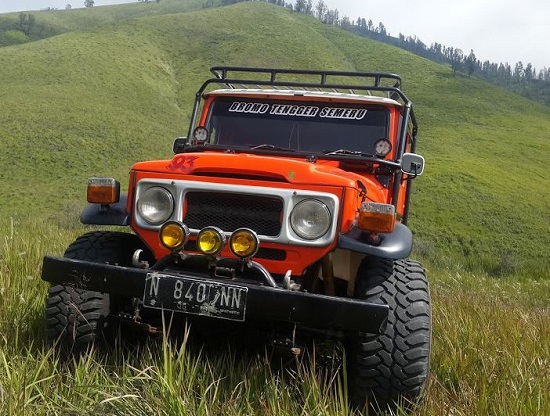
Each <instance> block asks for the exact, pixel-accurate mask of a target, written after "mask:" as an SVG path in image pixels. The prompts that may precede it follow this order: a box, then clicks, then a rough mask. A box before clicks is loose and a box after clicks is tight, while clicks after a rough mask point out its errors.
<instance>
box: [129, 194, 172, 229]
mask: <svg viewBox="0 0 550 416" xmlns="http://www.w3.org/2000/svg"><path fill="white" fill-rule="evenodd" d="M155 192H156V193H157V195H158V196H160V195H162V197H163V198H164V197H165V200H164V201H160V204H163V203H166V204H168V208H167V209H166V208H158V213H157V215H156V217H155V216H154V215H153V214H150V213H146V212H145V208H144V207H143V205H144V204H146V203H149V204H154V203H155V202H158V200H157V201H155V198H154V197H152V196H151V195H150V194H153V193H155ZM146 197H149V198H151V199H150V200H147V199H145V198H146ZM160 204H158V205H160ZM174 208H175V200H174V195H172V193H171V192H170V191H169V190H168V189H166V188H165V187H163V186H158V185H153V186H150V187H148V188H147V189H145V190H142V192H141V193H140V194H139V196H138V199H137V201H136V212H137V214H138V215H139V217H140V218H141V219H142V220H143V221H144V222H145V223H146V224H148V225H149V226H160V225H162V224H163V223H165V222H166V221H168V220H169V219H170V218H171V217H172V214H173V213H174Z"/></svg>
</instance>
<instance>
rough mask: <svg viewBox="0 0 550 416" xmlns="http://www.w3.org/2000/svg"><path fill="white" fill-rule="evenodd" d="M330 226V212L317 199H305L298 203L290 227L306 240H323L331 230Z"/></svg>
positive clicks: (293, 211) (291, 217)
mask: <svg viewBox="0 0 550 416" xmlns="http://www.w3.org/2000/svg"><path fill="white" fill-rule="evenodd" d="M330 224H331V215H330V210H329V209H328V207H327V206H326V205H325V204H323V203H322V202H321V201H318V200H316V199H304V200H303V201H301V202H299V203H297V204H296V206H295V207H294V209H293V210H292V212H291V214H290V226H291V227H292V229H293V230H294V232H295V233H296V234H297V235H298V237H300V238H303V239H304V240H315V239H317V238H321V237H322V236H324V235H325V234H326V233H327V231H328V230H329V228H330Z"/></svg>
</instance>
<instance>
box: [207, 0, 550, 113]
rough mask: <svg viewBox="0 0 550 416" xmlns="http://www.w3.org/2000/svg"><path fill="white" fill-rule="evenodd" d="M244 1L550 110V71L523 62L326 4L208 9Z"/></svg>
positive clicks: (278, 0) (277, 0)
mask: <svg viewBox="0 0 550 416" xmlns="http://www.w3.org/2000/svg"><path fill="white" fill-rule="evenodd" d="M243 1H264V2H266V3H271V4H275V5H277V6H281V7H286V8H287V9H290V10H293V11H295V12H298V13H304V14H307V15H310V16H313V17H316V18H317V19H319V20H320V21H321V22H323V23H325V24H329V25H334V26H338V27H340V28H342V29H344V30H347V31H349V32H352V33H354V34H356V35H359V36H362V37H366V38H370V39H374V40H377V41H380V42H384V43H388V44H391V45H394V46H397V47H399V48H402V49H405V50H407V51H409V52H412V53H414V54H416V55H419V56H422V57H424V58H427V59H430V60H432V61H435V62H438V63H443V64H447V65H449V66H450V67H451V68H452V70H453V73H455V74H456V73H461V74H465V75H467V76H474V77H478V78H481V79H483V80H485V81H488V82H490V83H493V84H496V85H499V86H501V87H504V88H506V89H508V90H511V91H513V92H515V93H518V94H521V95H523V96H525V97H527V98H530V99H532V100H535V101H538V102H541V103H544V104H545V105H548V106H550V68H547V67H544V68H542V69H540V70H538V71H537V70H536V68H535V67H534V66H533V65H532V64H531V63H527V64H523V62H522V61H518V62H516V64H515V65H513V66H512V65H510V64H509V63H508V62H506V63H502V62H501V63H495V62H491V61H489V60H480V59H478V58H477V57H476V55H475V53H474V51H473V50H470V53H468V54H466V53H464V52H463V51H462V50H461V49H459V48H454V47H452V46H451V47H447V46H445V45H443V44H441V43H437V42H434V43H432V44H431V45H430V46H428V45H426V44H425V43H424V42H422V40H420V39H419V38H418V37H416V36H406V35H404V34H402V33H399V35H398V37H394V36H391V35H390V34H389V33H388V31H387V30H386V27H385V26H384V24H383V23H382V22H379V23H378V24H374V22H373V21H372V20H371V19H366V18H364V17H359V18H357V19H356V20H352V19H350V18H349V17H348V16H340V13H339V11H338V9H329V7H328V6H327V5H326V3H325V2H324V1H323V0H317V1H316V2H315V3H314V1H313V0H295V1H293V2H290V1H285V0H219V1H215V0H206V2H205V3H204V5H203V6H204V7H214V6H216V5H219V4H221V5H228V4H234V3H240V2H243Z"/></svg>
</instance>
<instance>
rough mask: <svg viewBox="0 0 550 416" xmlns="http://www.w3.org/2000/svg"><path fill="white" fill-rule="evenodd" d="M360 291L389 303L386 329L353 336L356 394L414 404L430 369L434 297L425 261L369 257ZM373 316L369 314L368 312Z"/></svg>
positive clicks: (360, 398)
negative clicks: (429, 285)
mask: <svg viewBox="0 0 550 416" xmlns="http://www.w3.org/2000/svg"><path fill="white" fill-rule="evenodd" d="M355 297H356V298H359V299H364V300H366V301H368V302H372V303H376V304H384V305H388V306H389V315H388V321H387V325H386V326H385V328H384V329H383V331H382V333H381V334H376V335H368V334H357V336H354V337H351V338H350V339H349V340H348V348H347V367H348V374H349V379H348V380H349V386H350V393H351V394H350V397H351V398H352V402H353V404H354V405H355V406H358V407H363V406H365V404H366V403H368V407H369V408H370V409H371V410H375V411H386V410H395V409H396V407H397V406H399V407H400V408H404V409H407V410H410V409H411V408H412V407H414V405H415V403H416V402H417V401H418V399H419V398H420V397H421V396H422V394H423V392H424V389H425V386H426V383H427V380H428V375H429V369H430V350H431V306H430V304H431V301H430V292H429V287H428V282H427V280H426V275H425V271H424V269H423V268H422V266H421V265H420V264H419V263H417V262H415V261H412V260H409V259H403V260H389V259H380V258H366V259H364V260H363V262H362V263H361V266H360V267H359V270H358V272H357V279H356V287H355ZM365 319H368V317H365Z"/></svg>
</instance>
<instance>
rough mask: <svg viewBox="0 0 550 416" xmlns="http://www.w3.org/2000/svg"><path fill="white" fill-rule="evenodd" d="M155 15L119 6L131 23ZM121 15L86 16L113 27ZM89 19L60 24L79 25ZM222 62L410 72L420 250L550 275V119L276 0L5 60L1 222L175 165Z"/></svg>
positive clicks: (53, 41) (82, 37)
mask: <svg viewBox="0 0 550 416" xmlns="http://www.w3.org/2000/svg"><path fill="white" fill-rule="evenodd" d="M161 4H163V2H161V3H160V4H159V5H149V6H153V7H151V8H150V9H151V10H154V8H155V7H157V6H160V5H161ZM190 4H194V3H190ZM186 5H187V3H186V2H184V5H183V6H181V7H182V9H183V10H187V8H188V6H186ZM149 6H147V5H144V4H139V5H137V4H136V5H130V6H128V10H129V11H125V10H126V9H125V7H124V6H117V7H115V8H114V9H113V10H114V15H116V14H117V13H119V14H124V15H125V16H126V17H128V16H132V13H134V12H135V11H136V10H138V11H140V13H141V11H142V10H143V9H144V8H147V7H149ZM166 7H167V11H173V8H172V7H174V4H173V3H172V2H167V3H166ZM168 7H171V8H170V9H168ZM105 10H106V8H98V10H95V9H92V10H80V11H78V12H79V16H80V17H79V18H80V19H83V20H84V21H85V16H86V13H87V12H88V13H89V14H90V19H91V20H90V21H91V22H94V24H95V23H97V22H104V21H108V20H109V19H107V18H106V16H107V14H106V13H105ZM74 12H75V11H70V12H56V13H57V14H52V15H51V16H62V17H63V19H61V18H59V21H60V22H61V21H63V22H64V23H63V24H64V25H65V26H66V27H68V26H69V23H68V22H70V21H71V19H72V18H73V17H72V16H73V15H72V14H73V13H74ZM228 13H229V16H228ZM44 15H48V18H50V19H51V18H52V17H51V16H50V14H49V13H44ZM138 15H139V13H138ZM98 16H100V17H101V18H99V17H98ZM250 22H254V24H252V25H251V24H250ZM59 24H61V23H59ZM89 24H90V25H91V23H89ZM79 25H80V23H79ZM84 26H86V25H84ZM213 64H230V65H231V64H233V65H242V64H246V65H254V66H274V67H297V68H326V69H344V70H380V71H392V72H397V73H399V74H401V75H402V77H403V79H404V82H405V89H406V92H407V93H408V94H409V96H410V97H411V98H412V99H413V101H414V102H415V104H416V111H417V114H418V118H419V120H420V123H421V134H420V143H419V151H420V152H421V153H423V154H424V155H425V156H426V159H427V163H428V165H427V170H426V175H425V176H424V177H423V178H421V179H419V180H418V181H417V183H416V188H415V189H416V192H415V193H416V194H415V196H414V199H413V216H412V221H411V223H412V227H413V229H414V231H415V233H416V235H417V241H418V245H417V249H418V250H419V252H420V254H422V255H424V256H427V257H429V258H432V259H434V260H436V261H438V262H440V263H441V264H442V265H450V264H453V263H457V262H461V263H463V265H464V266H466V267H469V268H473V269H475V268H476V267H477V266H478V265H480V264H481V265H482V266H483V268H484V270H486V271H488V272H489V273H493V274H502V273H510V272H512V273H513V272H524V273H525V274H531V275H536V276H544V275H547V274H548V273H549V270H550V266H549V260H548V258H547V257H546V256H544V255H543V254H544V253H545V252H548V250H549V249H550V224H549V223H548V221H546V220H545V219H544V218H543V215H541V213H544V212H548V211H549V207H550V197H548V194H547V193H545V192H544V189H547V188H548V186H549V185H550V179H548V176H547V175H545V172H544V170H545V164H544V163H543V162H544V158H545V157H546V155H547V154H549V150H550V142H548V140H547V139H546V138H547V137H548V136H549V135H550V117H549V116H550V109H548V108H545V107H541V106H538V105H536V104H534V103H532V102H529V101H527V100H525V99H523V98H520V97H517V96H515V95H512V94H510V93H507V92H504V91H502V90H500V89H498V88H495V87H492V86H490V85H487V84H484V83H483V82H481V81H479V80H475V79H469V78H466V77H463V76H461V75H456V76H453V75H452V73H451V71H450V70H449V69H448V68H446V67H443V66H441V65H438V64H435V63H432V62H429V61H427V60H424V59H421V58H418V57H415V56H413V55H411V54H409V53H407V52H404V51H402V50H399V49H396V48H393V47H390V46H388V45H384V44H380V43H377V42H372V41H369V40H366V39H361V38H358V37H354V36H352V35H350V34H349V33H345V32H342V31H339V30H337V29H335V28H333V27H329V26H326V25H322V24H320V23H319V22H317V21H316V20H314V19H311V18H308V17H306V16H302V15H298V14H294V13H290V12H288V11H286V10H283V9H281V8H278V7H272V6H269V5H267V4H257V3H247V4H239V5H236V6H234V7H232V8H229V9H228V8H220V9H209V10H204V11H199V12H191V13H179V14H167V15H159V16H153V17H144V18H139V19H131V20H126V21H122V22H120V23H116V24H114V23H109V24H107V25H106V26H100V27H99V28H98V29H93V30H90V31H82V32H74V33H69V34H65V35H61V36H57V37H54V38H50V39H47V40H43V41H40V42H35V43H31V44H26V45H21V46H18V47H8V48H2V49H0V66H2V68H5V69H6V70H5V71H3V72H2V74H1V75H0V81H1V84H0V94H1V97H2V106H3V108H4V109H5V110H4V111H2V113H1V114H0V135H1V136H2V137H3V138H4V140H3V141H2V143H1V144H0V162H1V163H2V165H3V166H6V168H5V169H3V171H2V173H1V174H0V175H1V177H2V179H4V180H9V182H10V184H11V186H9V187H3V188H2V189H1V190H0V198H1V200H2V201H10V202H9V203H7V202H4V203H2V204H1V206H0V212H4V213H8V214H10V215H12V213H13V212H18V213H21V212H23V211H26V209H25V208H23V207H25V206H26V205H27V204H28V203H29V202H30V201H33V204H34V207H35V208H36V209H37V210H43V209H45V208H46V207H48V211H50V212H52V211H56V210H59V209H62V210H63V209H65V208H66V206H67V205H68V201H79V202H80V201H81V195H82V193H83V187H84V184H85V180H86V178H87V177H89V176H93V175H115V176H117V177H118V178H120V179H121V181H122V182H123V183H124V182H125V180H126V172H127V170H128V168H129V167H130V166H131V164H132V163H133V162H134V161H136V160H142V159H147V158H157V157H161V156H162V157H165V156H169V154H170V143H171V141H172V139H173V137H175V136H176V135H178V134H182V133H184V132H185V131H186V127H187V126H186V121H185V120H186V117H187V116H188V114H189V112H190V107H191V104H192V93H193V91H194V90H195V89H196V88H197V86H198V85H199V84H200V82H201V81H202V80H203V79H204V78H205V77H206V76H208V72H207V68H208V67H209V66H211V65H213ZM21 155H25V156H24V157H21ZM67 178H70V179H69V180H68V179H67ZM21 189H24V190H25V192H24V193H22V192H21V191H20V190H21ZM60 189H62V190H63V191H62V194H63V198H60V197H59V192H60V191H59V190H60Z"/></svg>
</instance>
